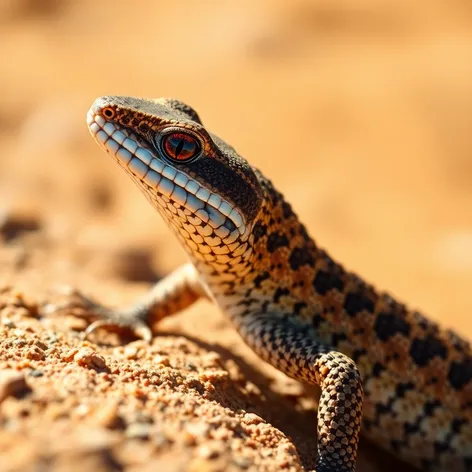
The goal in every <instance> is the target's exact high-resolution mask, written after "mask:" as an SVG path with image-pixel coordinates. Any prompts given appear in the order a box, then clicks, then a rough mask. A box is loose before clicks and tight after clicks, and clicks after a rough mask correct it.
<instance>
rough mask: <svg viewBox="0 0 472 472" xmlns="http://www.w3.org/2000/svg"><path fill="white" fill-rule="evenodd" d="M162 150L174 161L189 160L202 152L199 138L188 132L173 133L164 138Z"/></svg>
mask: <svg viewBox="0 0 472 472" xmlns="http://www.w3.org/2000/svg"><path fill="white" fill-rule="evenodd" d="M162 150H163V152H164V154H165V155H166V157H167V158H169V159H171V160H174V161H188V160H189V159H192V158H193V157H195V156H197V155H198V154H199V153H200V150H201V147H200V143H199V142H198V140H197V138H194V137H193V136H192V135H190V134H186V133H171V134H168V135H166V136H164V138H163V139H162Z"/></svg>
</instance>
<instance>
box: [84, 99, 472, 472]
mask: <svg viewBox="0 0 472 472" xmlns="http://www.w3.org/2000/svg"><path fill="white" fill-rule="evenodd" d="M87 124H88V127H89V131H90V133H91V134H92V136H93V138H94V139H95V140H96V142H97V143H98V144H99V145H100V146H101V147H102V148H103V149H104V150H105V151H106V152H107V153H108V154H110V155H111V156H112V157H113V158H114V160H115V161H116V162H117V163H118V164H119V165H120V166H121V167H122V168H123V169H124V170H125V172H126V173H127V175H128V176H129V177H130V178H131V179H132V180H133V181H134V182H135V183H136V184H137V186H138V187H139V188H140V189H141V191H142V192H143V193H144V195H145V197H146V198H147V200H149V202H150V203H151V204H152V206H153V207H154V208H155V209H156V210H157V211H158V213H160V215H161V216H162V217H163V218H164V220H165V222H166V223H167V224H168V226H169V228H170V229H171V230H172V231H173V233H174V234H175V235H176V237H177V238H178V240H179V241H180V242H181V244H182V246H183V248H184V249H185V251H186V252H187V253H188V256H189V259H190V262H189V263H187V264H185V265H184V266H182V267H180V268H178V269H177V270H176V271H175V272H173V273H172V274H170V275H169V276H167V277H166V278H164V279H162V280H161V281H159V282H158V283H157V284H156V285H155V286H154V287H153V288H152V289H151V291H150V292H149V293H148V294H146V295H145V296H144V297H143V298H142V299H141V300H139V301H138V302H137V303H136V304H135V305H133V306H131V307H129V308H124V309H116V310H114V309H111V308H108V307H105V306H103V305H100V304H99V303H96V302H94V301H92V300H90V299H88V298H87V297H85V296H83V301H84V303H85V304H86V307H87V309H86V310H85V313H84V316H85V317H86V318H88V319H89V321H90V322H91V324H89V326H88V328H87V330H86V333H87V334H89V333H91V332H92V331H94V330H96V329H98V328H101V327H102V328H107V329H112V330H113V329H129V330H132V331H134V332H135V333H136V334H137V335H138V336H141V337H143V338H144V339H147V340H150V339H151V337H152V333H153V332H155V331H156V330H157V329H158V328H157V325H158V323H159V321H160V320H162V319H163V318H164V317H166V316H169V315H172V314H174V313H176V312H178V311H180V310H182V309H184V308H186V307H188V306H189V305H191V304H192V303H194V302H195V301H196V300H198V299H199V298H202V297H205V298H208V299H210V300H212V301H213V302H215V303H216V304H217V305H218V307H219V308H220V309H221V311H223V312H224V313H225V314H226V315H227V316H228V317H229V319H230V320H231V322H232V324H233V325H234V326H235V328H236V329H237V331H238V332H239V334H240V336H241V337H242V339H243V340H244V341H245V342H246V343H247V344H248V345H249V346H250V347H251V348H252V349H253V350H254V351H255V352H256V354H257V355H259V356H260V357H261V358H262V359H263V360H264V361H266V362H268V363H269V364H271V365H272V366H274V367H275V368H277V369H279V370H281V371H282V372H284V373H285V374H286V375H288V376H289V377H291V378H294V379H297V380H299V381H302V382H307V383H309V384H314V385H318V386H319V387H320V390H321V394H320V399H319V407H318V419H317V440H318V441H317V451H316V453H317V458H316V465H315V468H316V471H317V472H353V471H354V470H355V466H356V455H357V449H358V444H359V437H360V433H361V427H362V434H363V435H364V436H365V437H367V438H369V439H370V440H371V441H372V442H373V443H374V444H376V445H378V446H379V447H381V448H383V449H386V450H388V451H390V452H392V453H394V454H395V455H396V456H397V457H399V458H401V459H402V460H404V461H406V462H408V463H410V464H413V465H414V466H416V467H418V468H420V469H422V470H428V471H456V472H470V471H472V349H471V345H470V344H469V343H468V342H467V341H466V340H465V339H463V338H461V337H459V336H458V335H457V334H456V333H455V332H453V331H450V330H446V329H443V328H442V327H440V326H439V325H438V324H437V323H435V322H433V321H432V320H430V319H429V318H427V317H426V316H424V315H422V314H421V313H419V312H418V311H414V310H411V309H409V308H407V306H406V305H405V304H403V303H401V302H399V301H397V300H395V299H394V298H392V297H391V296H390V295H389V294H388V293H386V292H382V291H377V290H376V289H375V288H374V287H373V286H372V285H371V284H369V283H368V282H366V281H364V280H363V279H361V278H360V277H359V276H358V275H356V274H355V273H353V272H350V271H348V270H346V269H345V268H344V267H343V266H342V265H341V264H340V263H338V262H336V261H335V260H334V259H332V258H331V257H330V256H329V255H328V253H327V252H326V251H325V250H323V249H322V248H320V247H318V246H317V244H316V243H315V242H314V241H313V239H312V238H311V237H310V235H309V234H308V231H307V229H306V228H305V226H304V225H303V224H302V223H301V222H300V221H299V219H298V217H297V215H296V213H295V212H294V210H293V209H292V207H291V205H290V204H289V203H288V202H287V201H286V200H285V199H284V197H283V195H282V194H281V193H280V192H279V191H278V190H277V189H276V188H275V187H274V185H273V184H272V183H271V181H270V180H268V179H267V178H266V177H264V175H263V174H262V173H261V172H260V171H259V170H257V169H256V168H255V167H253V166H252V165H251V164H249V162H248V161H247V160H246V159H244V158H243V157H241V156H240V155H239V154H238V153H237V152H236V150H235V149H234V148H233V147H231V146H230V145H228V144H227V143H226V142H225V141H224V140H222V139H221V138H219V137H218V136H216V135H215V134H213V133H212V132H210V131H209V130H207V129H206V127H205V126H204V125H203V123H202V121H201V120H200V118H199V116H198V114H197V112H196V111H195V110H193V109H192V108H191V107H190V106H188V105H186V104H184V103H183V102H181V101H179V100H176V99H164V98H160V99H140V98H133V97H120V96H106V97H101V98H98V99H97V100H96V101H95V102H94V103H93V105H92V106H91V108H90V110H89V112H88V115H87Z"/></svg>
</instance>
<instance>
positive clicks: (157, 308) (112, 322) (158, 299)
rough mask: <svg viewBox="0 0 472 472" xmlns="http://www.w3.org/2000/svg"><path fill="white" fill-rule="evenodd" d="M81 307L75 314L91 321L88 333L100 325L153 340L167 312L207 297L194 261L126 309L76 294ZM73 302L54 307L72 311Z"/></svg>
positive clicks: (86, 332) (157, 284)
mask: <svg viewBox="0 0 472 472" xmlns="http://www.w3.org/2000/svg"><path fill="white" fill-rule="evenodd" d="M77 296H78V297H79V300H78V305H79V310H74V311H73V314H74V315H76V316H79V317H81V318H84V319H86V320H88V321H92V324H90V325H89V326H88V328H87V329H86V331H85V335H86V336H87V335H89V334H90V333H92V332H93V331H95V330H97V329H98V328H106V329H108V330H110V331H123V330H131V331H133V332H134V333H135V334H137V335H138V336H140V337H141V338H143V339H145V340H147V341H150V340H151V338H152V329H153V328H154V327H155V325H156V324H157V323H158V322H159V321H161V320H162V319H163V318H165V317H166V316H169V315H172V314H174V313H177V312H178V311H181V310H183V309H184V308H187V307H188V306H190V305H191V304H193V303H194V302H195V301H197V300H198V299H199V298H201V297H208V295H207V292H206V291H205V288H204V287H203V285H202V284H201V282H200V280H199V278H198V274H197V272H196V270H195V268H194V267H193V265H192V264H185V265H183V266H181V267H179V268H178V269H176V270H175V271H174V272H172V273H171V274H169V275H168V276H167V277H165V278H164V279H162V280H160V281H159V282H157V283H156V285H154V287H153V288H152V289H151V290H150V291H149V292H148V293H147V294H146V295H145V296H144V297H143V298H142V299H140V300H138V301H137V303H135V304H133V305H132V306H130V307H128V308H124V309H117V310H114V309H111V308H108V307H104V306H103V305H100V304H99V303H96V302H94V301H93V300H90V299H89V298H87V297H85V296H83V295H81V294H77ZM71 308H72V307H71V305H70V304H64V305H62V306H61V305H58V306H57V307H55V310H54V311H62V312H66V313H67V312H70V311H71V310H70V309H71Z"/></svg>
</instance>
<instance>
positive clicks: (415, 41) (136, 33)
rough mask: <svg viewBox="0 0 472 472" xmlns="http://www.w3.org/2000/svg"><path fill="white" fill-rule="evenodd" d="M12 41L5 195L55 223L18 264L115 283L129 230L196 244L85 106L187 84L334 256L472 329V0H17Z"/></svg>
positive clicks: (170, 255)
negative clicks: (100, 140)
mask: <svg viewBox="0 0 472 472" xmlns="http://www.w3.org/2000/svg"><path fill="white" fill-rule="evenodd" d="M0 57H1V62H2V66H1V74H0V90H1V91H2V94H1V97H2V105H1V107H0V156H1V157H0V207H1V210H2V212H3V215H4V216H3V217H4V218H5V217H6V216H7V217H8V218H11V216H12V215H20V220H21V219H22V218H23V219H26V220H27V222H29V223H31V221H30V220H31V219H36V220H37V221H36V223H37V225H39V226H40V227H41V228H42V229H43V230H44V231H45V232H46V233H47V234H48V238H47V241H48V243H47V245H48V251H46V252H47V254H48V258H47V259H44V260H43V259H41V260H39V261H35V260H34V258H29V259H28V260H26V261H25V260H23V258H22V257H21V254H22V252H21V251H22V249H21V248H18V247H15V246H16V245H15V238H11V239H10V242H9V243H8V244H7V245H8V246H9V251H6V252H5V251H4V252H3V259H4V262H5V259H6V260H7V262H8V263H10V262H12V261H16V262H17V258H19V259H20V262H21V264H20V266H19V267H20V269H21V270H18V271H16V270H9V271H7V273H4V272H3V271H2V274H0V277H2V280H4V281H7V282H12V281H15V282H16V281H19V282H21V283H23V284H26V285H28V284H29V286H31V287H34V288H37V289H40V290H41V289H44V288H45V286H46V285H48V284H49V283H53V282H61V283H62V282H71V283H76V282H77V280H79V279H80V277H89V275H90V274H92V275H91V277H92V278H93V279H94V280H95V279H96V280H97V283H98V284H99V285H98V287H102V285H101V284H104V285H105V286H106V284H107V281H106V280H105V281H104V280H103V278H104V277H105V276H106V275H109V274H108V273H107V271H106V270H105V269H104V268H103V265H105V264H108V263H110V264H111V263H113V261H114V260H115V259H116V258H115V257H114V255H115V253H116V251H118V253H120V251H122V250H125V251H127V250H128V249H129V248H131V250H132V251H131V252H132V253H133V254H134V253H139V254H141V256H142V255H143V253H144V254H145V256H144V258H146V257H147V254H152V261H151V263H150V264H151V266H152V267H153V268H155V270H156V271H158V272H160V273H165V272H167V271H168V270H170V269H171V268H172V267H174V266H176V265H178V264H179V263H180V262H182V261H183V260H184V255H183V253H182V251H180V248H178V246H177V243H176V241H174V239H173V238H172V236H171V235H170V233H169V232H167V230H166V228H165V227H164V224H163V222H162V221H161V220H160V219H159V217H158V216H157V214H156V215H155V214H154V211H153V209H152V208H151V207H150V206H149V205H148V204H147V202H146V201H145V199H144V198H143V197H142V195H141V194H140V193H139V192H138V191H137V190H136V189H135V188H134V187H133V185H132V183H131V181H129V179H127V178H126V176H125V175H124V173H122V172H120V171H119V169H118V167H117V166H116V165H115V164H114V163H113V162H112V161H109V160H107V159H106V157H105V156H104V155H103V154H102V153H101V152H100V150H99V149H98V148H96V146H95V144H94V143H93V142H92V139H90V137H89V136H88V132H87V129H86V126H85V122H84V121H85V114H86V112H87V109H88V107H89V105H90V104H91V102H92V101H93V100H94V98H95V97H97V96H99V95H108V94H120V95H135V96H143V97H155V96H174V97H178V98H180V99H182V100H184V101H187V102H188V103H189V104H191V105H192V106H193V107H194V108H196V109H197V110H198V112H199V113H200V115H201V116H202V118H203V120H204V122H205V123H206V125H207V126H208V127H210V128H211V129H212V130H213V131H214V132H216V133H217V134H219V135H220V136H222V137H223V138H224V139H226V140H227V141H228V142H229V143H231V144H232V145H233V146H235V147H236V149H237V150H238V151H239V152H240V153H241V154H242V155H244V156H245V157H246V158H247V159H248V160H249V161H250V162H251V163H252V164H254V165H255V166H257V167H259V168H261V169H262V170H263V171H264V172H265V173H266V174H267V175H268V176H270V177H271V178H272V179H273V181H274V182H275V183H276V185H277V186H278V187H279V188H280V189H281V190H282V191H283V192H284V193H285V194H286V196H287V197H288V199H289V200H290V201H291V202H292V203H293V205H294V207H295V208H296V210H297V211H298V213H299V214H300V216H301V218H302V219H303V221H304V222H305V223H306V224H307V225H308V227H309V229H310V231H311V233H312V235H313V236H314V237H315V239H317V241H318V242H319V244H321V245H323V246H325V247H327V248H328V250H329V251H330V252H331V253H332V254H333V255H334V257H336V258H337V259H339V260H341V261H342V262H343V263H344V264H345V265H347V266H348V267H349V268H351V269H354V270H356V271H358V272H360V273H361V274H362V275H364V276H365V277H366V278H368V279H369V280H371V281H373V282H375V283H376V284H377V285H378V286H380V287H382V288H388V289H389V290H391V291H392V292H393V293H394V294H395V295H397V296H399V297H400V298H402V299H404V300H406V301H408V302H410V303H411V304H413V305H414V306H419V307H422V308H423V309H424V310H425V311H427V312H428V313H430V314H431V316H433V317H436V318H438V319H442V320H444V322H446V323H447V324H448V325H454V326H455V327H456V328H457V329H458V330H459V331H461V332H463V333H466V334H468V335H471V334H472V324H471V322H470V316H469V315H470V313H471V312H472V297H470V296H469V295H470V284H471V282H472V211H471V210H472V7H471V6H470V4H469V2H466V1H459V0H455V1H448V2H446V1H443V2H434V4H433V3H431V2H410V1H398V0H392V1H384V2H373V1H369V0H361V1H359V0H356V1H354V0H352V1H349V0H346V1H341V2H329V1H317V2H313V1H310V0H295V1H291V2H285V1H274V0H270V1H261V2H253V1H251V0H242V1H238V2H234V1H220V0H214V1H199V2H194V1H190V0H188V1H173V2H163V1H161V2H159V1H151V0H147V1H146V0H138V1H135V2H131V3H130V2H129V1H102V2H95V1H92V0H90V1H87V0H82V1H76V2H69V1H65V0H64V1H61V0H41V1H40V0H3V1H2V2H1V3H0ZM5 215H6V216H5ZM36 223H34V224H33V227H34V226H35V224H36ZM26 226H27V225H26ZM26 229H28V228H26ZM66 243H67V244H66ZM43 244H46V243H45V242H44V241H43ZM61 245H62V246H63V249H62V251H59V252H58V247H59V246H61ZM23 250H24V248H23ZM133 251H134V252H133ZM154 251H155V252H154ZM150 257H151V256H150ZM71 259H73V262H71ZM131 259H132V257H131ZM38 264H39V266H38ZM77 266H80V267H79V268H77ZM8 267H9V268H13V269H14V267H18V265H15V264H13V265H12V264H9V265H8ZM38 267H39V269H40V270H39V273H38ZM73 267H74V270H73V271H72V270H71V269H72V268H73ZM76 269H77V270H76ZM77 272H78V273H77ZM112 272H113V271H112ZM84 273H86V274H87V275H84ZM131 278H132V277H131ZM137 278H138V279H139V276H138V277H137ZM87 280H88V279H87ZM84 283H86V282H84ZM87 288H88V289H89V290H90V291H92V292H94V291H98V288H97V287H87Z"/></svg>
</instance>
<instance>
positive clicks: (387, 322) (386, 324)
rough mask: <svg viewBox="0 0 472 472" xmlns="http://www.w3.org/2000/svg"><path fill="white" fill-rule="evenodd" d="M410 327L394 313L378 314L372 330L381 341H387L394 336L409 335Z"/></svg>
mask: <svg viewBox="0 0 472 472" xmlns="http://www.w3.org/2000/svg"><path fill="white" fill-rule="evenodd" d="M410 329H411V328H410V325H409V324H408V323H407V322H406V321H405V320H404V319H403V318H402V317H400V316H399V315H396V314H394V313H379V314H378V315H377V318H376V320H375V324H374V330H375V333H376V334H377V337H378V338H379V339H380V340H381V341H388V340H389V339H390V338H391V337H392V336H395V334H397V333H400V334H403V335H405V336H408V335H409V334H410Z"/></svg>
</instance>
